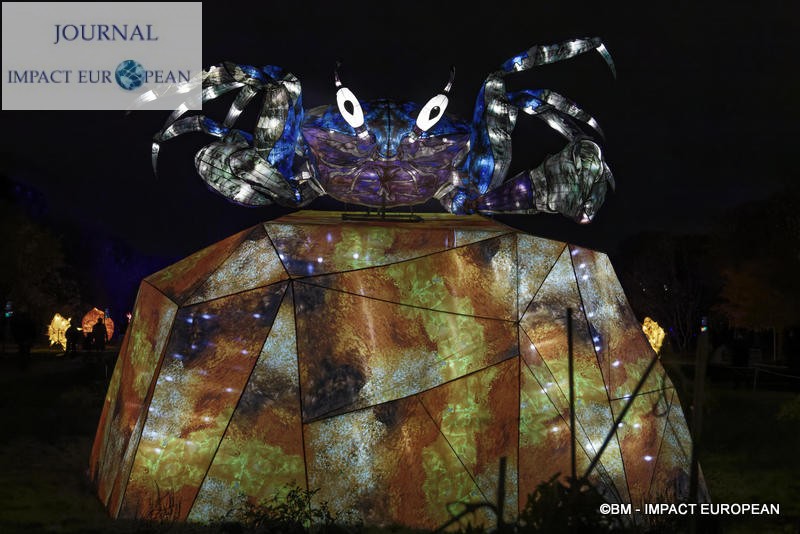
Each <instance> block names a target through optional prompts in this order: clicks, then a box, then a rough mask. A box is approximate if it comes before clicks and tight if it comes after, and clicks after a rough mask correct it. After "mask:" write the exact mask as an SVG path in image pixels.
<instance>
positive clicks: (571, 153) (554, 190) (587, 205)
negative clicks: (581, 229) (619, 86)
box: [476, 138, 614, 224]
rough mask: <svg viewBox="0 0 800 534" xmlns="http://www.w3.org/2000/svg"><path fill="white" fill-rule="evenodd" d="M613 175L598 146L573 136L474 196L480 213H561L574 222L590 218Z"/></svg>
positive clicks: (582, 221)
mask: <svg viewBox="0 0 800 534" xmlns="http://www.w3.org/2000/svg"><path fill="white" fill-rule="evenodd" d="M608 184H611V187H612V188H613V187H614V178H613V175H612V174H611V170H610V169H609V168H608V165H607V164H606V162H605V160H604V159H603V154H602V152H601V150H600V146H599V145H598V144H597V143H595V142H594V141H592V140H590V139H586V138H581V139H576V140H575V141H573V142H571V143H570V144H569V145H567V146H566V147H565V148H564V149H563V150H562V151H561V152H559V153H558V154H555V155H553V156H550V157H549V158H547V159H546V160H545V161H544V163H542V165H540V166H539V167H537V168H536V169H533V170H532V171H525V172H522V173H520V174H518V175H517V176H515V177H514V178H512V179H511V180H508V181H507V182H505V183H503V184H502V185H500V187H497V188H495V189H492V190H490V191H488V192H487V193H485V194H484V195H481V196H480V197H478V198H477V202H476V204H477V210H478V211H480V212H483V213H503V212H505V213H540V212H545V213H560V214H562V215H565V216H567V217H569V218H571V219H573V220H575V221H576V222H579V223H582V224H586V223H589V222H591V220H592V219H593V218H594V216H595V215H596V214H597V210H598V209H599V208H600V206H601V205H602V204H603V201H604V200H605V194H606V191H607V190H608Z"/></svg>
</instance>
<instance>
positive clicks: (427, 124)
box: [417, 93, 448, 132]
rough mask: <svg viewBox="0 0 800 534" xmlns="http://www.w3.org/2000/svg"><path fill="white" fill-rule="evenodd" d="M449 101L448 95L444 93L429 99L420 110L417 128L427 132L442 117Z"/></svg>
mask: <svg viewBox="0 0 800 534" xmlns="http://www.w3.org/2000/svg"><path fill="white" fill-rule="evenodd" d="M447 103H448V100H447V95H445V94H442V93H439V94H438V95H436V96H434V97H433V98H431V99H430V100H428V103H427V104H425V105H424V106H422V109H421V110H419V115H417V128H419V129H420V130H422V131H423V132H427V131H428V130H429V129H430V128H431V127H432V126H433V125H434V124H436V123H437V122H439V119H441V118H442V116H443V115H444V110H446V109H447Z"/></svg>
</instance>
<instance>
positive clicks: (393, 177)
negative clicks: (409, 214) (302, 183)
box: [302, 99, 470, 208]
mask: <svg viewBox="0 0 800 534" xmlns="http://www.w3.org/2000/svg"><path fill="white" fill-rule="evenodd" d="M361 106H362V108H363V111H364V123H365V126H366V129H365V130H363V131H361V132H357V131H356V129H354V128H353V127H352V126H350V125H349V124H348V123H347V122H346V120H345V119H344V118H343V117H342V114H341V113H340V111H339V109H338V108H337V107H336V106H335V105H334V106H322V107H318V108H314V109H312V110H310V111H308V112H307V113H306V117H305V120H304V121H303V126H302V135H303V137H304V139H305V141H306V143H307V145H308V149H309V151H310V153H311V156H312V158H313V161H314V163H315V164H316V167H317V170H318V171H319V175H318V178H317V179H318V181H319V183H320V185H322V186H323V187H324V188H325V191H326V192H327V193H328V194H329V195H330V196H332V197H333V198H335V199H337V200H339V201H341V202H345V203H351V204H359V205H363V206H370V207H378V208H391V207H396V206H409V205H414V204H420V203H422V202H425V201H427V200H429V199H431V198H433V197H434V196H435V195H436V193H437V191H439V190H440V189H442V188H443V187H447V186H448V185H449V184H456V185H457V184H458V183H459V172H458V169H459V167H460V166H461V165H462V163H463V161H464V158H465V157H466V154H467V152H468V150H469V139H470V126H469V124H467V123H465V122H464V121H461V120H459V119H457V118H454V117H452V116H449V115H447V114H445V115H443V116H442V117H441V118H440V119H439V121H438V122H437V123H436V124H434V125H433V126H432V127H431V128H430V129H429V130H428V131H426V132H421V133H419V134H417V133H416V132H415V128H414V125H415V122H416V118H417V115H418V114H419V112H420V106H419V105H418V104H415V103H413V102H395V101H392V100H386V99H382V100H375V101H371V102H364V103H362V104H361Z"/></svg>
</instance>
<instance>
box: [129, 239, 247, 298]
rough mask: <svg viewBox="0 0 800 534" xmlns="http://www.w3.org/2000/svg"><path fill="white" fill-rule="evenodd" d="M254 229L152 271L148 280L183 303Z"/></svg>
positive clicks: (170, 296)
mask: <svg viewBox="0 0 800 534" xmlns="http://www.w3.org/2000/svg"><path fill="white" fill-rule="evenodd" d="M252 231H253V228H248V229H247V230H244V231H242V232H239V233H238V234H234V235H232V236H231V237H228V238H226V239H223V240H222V241H220V242H218V243H214V244H213V245H211V246H209V247H206V248H204V249H203V250H201V251H199V252H195V253H194V254H192V255H191V256H188V257H186V258H184V259H182V260H181V261H179V262H178V263H175V264H173V265H170V266H169V267H167V268H166V269H162V270H160V271H158V272H157V273H155V274H151V275H150V276H148V277H147V278H145V280H146V281H147V282H149V283H151V284H152V285H153V286H155V287H156V288H158V290H159V291H161V292H162V293H164V294H165V295H167V296H168V297H169V298H170V299H172V300H173V301H175V302H177V303H178V304H182V303H183V301H184V300H185V299H186V298H187V297H188V296H189V295H191V294H192V293H194V291H195V289H196V288H197V287H198V286H200V285H201V284H202V283H203V282H204V281H205V279H206V278H207V277H208V276H209V275H210V274H211V273H213V272H214V271H215V270H216V269H217V267H219V266H220V264H222V262H224V261H225V259H226V258H227V257H228V256H229V255H230V254H231V252H233V251H234V249H236V247H238V246H239V244H240V243H241V242H242V241H244V239H245V238H246V237H247V236H248V235H249V234H250V233H251V232H252Z"/></svg>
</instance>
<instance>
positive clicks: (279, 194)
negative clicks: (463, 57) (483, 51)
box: [153, 38, 614, 223]
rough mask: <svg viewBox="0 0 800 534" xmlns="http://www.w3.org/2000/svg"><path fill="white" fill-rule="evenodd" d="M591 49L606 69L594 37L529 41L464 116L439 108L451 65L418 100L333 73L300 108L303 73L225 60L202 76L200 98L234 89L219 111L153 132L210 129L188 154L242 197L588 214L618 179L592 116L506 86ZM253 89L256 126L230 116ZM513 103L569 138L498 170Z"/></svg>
mask: <svg viewBox="0 0 800 534" xmlns="http://www.w3.org/2000/svg"><path fill="white" fill-rule="evenodd" d="M595 49H596V50H598V51H599V52H600V53H601V55H602V56H603V57H604V58H605V59H606V61H607V62H608V64H609V66H610V67H611V68H612V72H613V62H612V61H611V56H610V55H609V54H608V51H607V50H606V48H605V46H604V45H603V44H602V42H601V41H600V39H598V38H593V39H575V40H572V41H567V42H565V43H562V44H557V45H548V46H534V47H532V48H531V49H529V50H528V51H526V52H523V53H521V54H519V55H516V56H514V57H513V58H511V59H509V60H508V61H506V62H505V63H503V65H502V66H501V67H500V69H499V70H497V71H495V72H493V73H491V74H490V75H489V76H488V77H487V78H486V81H485V82H484V84H483V86H482V87H481V89H480V91H479V93H478V99H477V102H476V106H475V112H474V114H473V119H472V121H471V122H468V121H464V120H461V119H458V118H455V117H451V116H449V115H447V114H445V111H446V109H447V104H448V97H447V95H448V93H449V91H450V89H451V87H452V85H453V76H454V72H455V71H454V70H452V71H451V75H450V81H449V82H448V83H447V85H446V86H445V87H444V89H443V90H442V92H440V93H439V94H437V95H436V96H434V97H433V98H431V99H430V100H429V101H428V102H427V103H425V104H424V105H422V106H420V105H419V104H416V103H413V102H395V101H392V100H386V99H381V100H376V101H372V102H365V103H361V102H359V100H358V99H357V98H356V96H355V95H354V94H353V92H352V91H351V90H350V89H348V88H347V87H345V86H344V85H343V84H342V82H341V81H340V79H339V76H338V72H337V73H336V74H335V76H334V80H335V85H336V88H337V91H336V105H331V106H322V107H318V108H314V109H312V110H309V111H305V110H304V109H303V106H302V96H301V91H300V81H299V80H298V79H297V78H296V77H295V76H294V75H293V74H291V73H288V72H285V71H284V70H283V69H281V68H279V67H274V66H267V67H263V68H256V67H252V66H249V65H237V64H233V63H224V64H222V65H219V66H216V67H212V68H211V69H209V70H208V71H207V72H204V76H203V99H204V101H208V100H212V99H215V98H217V97H218V96H220V95H223V94H225V93H228V92H230V91H234V90H237V89H238V90H240V91H239V93H238V95H237V96H236V99H235V100H234V102H233V104H232V105H231V107H230V110H229V112H228V115H227V117H226V118H225V120H224V121H223V122H221V123H220V122H217V121H215V120H213V119H211V118H209V117H206V116H203V115H193V116H190V117H185V118H180V117H181V115H182V114H183V112H184V111H185V109H184V108H180V109H178V110H177V111H176V112H175V113H173V114H172V116H170V118H169V119H168V120H167V123H166V124H165V126H164V128H163V129H162V130H161V131H160V132H159V133H158V134H157V135H156V136H155V139H154V144H153V166H154V167H155V166H156V162H157V158H158V153H159V149H160V143H161V142H163V141H167V140H169V139H171V138H173V137H175V136H177V135H180V134H183V133H186V132H194V131H199V132H205V133H207V134H210V135H213V136H214V137H218V138H219V139H220V140H219V141H215V142H213V143H211V144H209V145H208V146H206V147H204V148H202V149H201V150H200V151H199V152H198V153H197V155H196V157H195V164H196V166H197V171H198V173H199V174H200V176H201V177H202V178H203V180H205V182H206V183H207V184H208V185H209V186H210V187H211V188H212V189H213V190H215V191H217V192H218V193H220V194H222V195H224V196H225V197H227V198H228V199H230V200H232V201H234V202H237V203H239V204H244V205H248V206H264V205H268V204H271V203H277V204H280V205H284V206H290V207H301V206H305V205H307V204H308V203H309V202H311V201H312V200H314V199H315V198H317V197H319V196H320V195H325V194H327V195H330V196H331V197H333V198H335V199H337V200H340V201H342V202H345V203H348V204H358V205H362V206H368V207H375V208H378V209H381V210H383V209H386V208H393V207H397V206H410V205H415V204H421V203H424V202H426V201H427V200H429V199H431V198H436V199H438V200H439V201H440V202H441V203H442V205H443V206H444V208H445V209H446V210H447V211H449V212H451V213H456V214H468V213H474V212H479V213H497V212H514V213H538V212H549V213H561V214H564V215H566V216H568V217H571V218H573V219H575V220H577V221H579V222H582V223H586V222H589V221H591V220H592V218H593V217H594V216H595V214H596V213H597V210H598V208H599V207H600V205H601V204H602V202H603V199H604V197H605V193H606V188H607V185H608V184H611V185H612V186H613V185H614V181H613V177H612V175H611V171H610V170H609V168H608V165H607V164H606V162H605V160H604V159H603V155H602V151H601V149H600V146H599V145H598V144H597V142H596V140H594V139H593V138H592V136H590V135H588V133H587V131H585V130H584V129H582V127H581V126H580V124H581V123H583V124H585V125H588V126H589V127H590V128H591V129H592V130H594V132H595V133H600V128H599V126H598V124H597V122H596V121H595V120H594V119H593V118H592V117H591V116H589V115H588V114H587V113H586V112H584V111H583V110H581V109H580V108H579V107H578V106H577V105H576V104H575V103H574V102H572V101H570V100H569V99H567V98H566V97H564V96H562V95H559V94H557V93H555V92H553V91H550V90H547V89H538V90H525V91H519V92H508V91H506V87H505V82H504V79H505V77H506V76H507V75H508V74H510V73H513V72H517V71H523V70H527V69H530V68H532V67H535V66H537V65H543V64H547V63H554V62H557V61H561V60H564V59H568V58H571V57H574V56H577V55H578V54H582V53H585V52H588V51H591V50H595ZM259 93H263V105H262V108H261V111H260V114H259V118H258V122H257V125H256V129H255V132H254V133H252V134H251V133H248V132H245V131H242V130H239V129H236V128H235V127H234V125H235V123H236V121H237V119H238V117H239V115H240V114H241V112H242V110H243V109H244V107H245V106H247V104H248V103H249V102H250V101H251V100H252V99H253V98H254V97H255V96H256V95H258V94H259ZM519 111H523V112H525V113H528V114H531V115H533V116H535V117H538V118H540V119H543V120H545V121H546V122H547V123H548V124H549V125H550V126H552V127H553V128H554V129H556V130H557V131H558V132H559V133H561V134H562V135H563V136H564V137H566V139H567V140H568V141H569V143H568V144H567V146H566V147H565V148H564V149H563V150H562V151H561V152H560V153H558V154H556V155H553V156H550V157H549V158H547V160H545V162H544V163H542V164H541V165H540V166H539V167H538V168H536V169H533V170H531V171H527V172H523V173H520V174H518V175H517V176H514V177H512V178H511V179H509V180H506V174H507V172H508V168H509V164H510V162H511V132H512V131H513V129H514V125H515V123H516V120H517V115H518V113H519Z"/></svg>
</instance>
